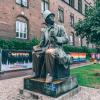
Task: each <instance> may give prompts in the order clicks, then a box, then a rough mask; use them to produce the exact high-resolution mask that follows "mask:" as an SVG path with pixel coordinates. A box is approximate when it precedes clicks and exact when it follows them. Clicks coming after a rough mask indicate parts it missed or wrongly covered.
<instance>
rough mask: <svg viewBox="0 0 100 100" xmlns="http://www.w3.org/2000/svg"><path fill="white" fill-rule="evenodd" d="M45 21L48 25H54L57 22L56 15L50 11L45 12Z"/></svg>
mask: <svg viewBox="0 0 100 100" xmlns="http://www.w3.org/2000/svg"><path fill="white" fill-rule="evenodd" d="M43 17H44V20H45V22H46V24H48V25H53V24H54V21H55V14H54V13H52V12H50V11H49V10H45V11H44V13H43Z"/></svg>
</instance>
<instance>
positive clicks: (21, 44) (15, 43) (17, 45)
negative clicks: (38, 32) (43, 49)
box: [0, 38, 39, 50]
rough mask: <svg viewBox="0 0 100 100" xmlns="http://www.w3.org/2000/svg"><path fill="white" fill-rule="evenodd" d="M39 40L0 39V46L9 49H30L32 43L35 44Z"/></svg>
mask: <svg viewBox="0 0 100 100" xmlns="http://www.w3.org/2000/svg"><path fill="white" fill-rule="evenodd" d="M38 43H39V40H38V39H36V38H34V39H32V40H19V39H11V40H3V39H0V48H2V49H11V50H32V47H33V46H34V45H37V44H38Z"/></svg>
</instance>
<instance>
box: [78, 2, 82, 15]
mask: <svg viewBox="0 0 100 100" xmlns="http://www.w3.org/2000/svg"><path fill="white" fill-rule="evenodd" d="M78 11H79V12H80V13H82V0H78Z"/></svg>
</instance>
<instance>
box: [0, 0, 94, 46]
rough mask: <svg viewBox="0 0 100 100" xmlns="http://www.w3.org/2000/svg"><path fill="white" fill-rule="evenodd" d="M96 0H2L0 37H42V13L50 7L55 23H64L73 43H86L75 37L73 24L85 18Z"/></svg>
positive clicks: (77, 44) (0, 1)
mask: <svg viewBox="0 0 100 100" xmlns="http://www.w3.org/2000/svg"><path fill="white" fill-rule="evenodd" d="M93 4H94V0H0V38H4V39H11V38H17V39H26V40H27V39H32V38H34V37H38V38H40V35H41V28H42V27H43V25H42V23H43V18H42V13H43V11H44V10H46V9H49V10H50V11H52V12H54V13H55V15H56V23H58V24H62V25H64V26H65V30H66V33H68V36H69V40H70V44H71V45H76V46H84V45H85V46H86V40H85V39H81V38H80V37H76V36H75V31H74V28H73V25H74V23H76V22H77V21H79V20H82V19H84V17H85V10H86V9H88V6H90V5H93Z"/></svg>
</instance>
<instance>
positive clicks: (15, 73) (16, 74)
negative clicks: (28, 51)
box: [0, 62, 92, 80]
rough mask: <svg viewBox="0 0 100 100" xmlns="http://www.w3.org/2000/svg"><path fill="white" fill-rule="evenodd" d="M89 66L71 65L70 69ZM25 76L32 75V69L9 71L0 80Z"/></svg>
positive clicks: (81, 64) (0, 76)
mask: <svg viewBox="0 0 100 100" xmlns="http://www.w3.org/2000/svg"><path fill="white" fill-rule="evenodd" d="M90 64H92V63H91V62H87V63H79V64H72V65H71V69H73V68H77V67H81V66H85V65H90ZM26 75H32V69H29V70H19V71H10V72H4V73H1V74H0V80H3V79H9V78H14V77H20V76H26Z"/></svg>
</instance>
